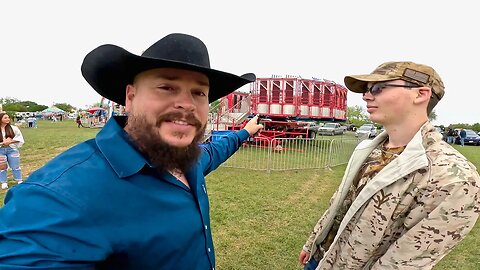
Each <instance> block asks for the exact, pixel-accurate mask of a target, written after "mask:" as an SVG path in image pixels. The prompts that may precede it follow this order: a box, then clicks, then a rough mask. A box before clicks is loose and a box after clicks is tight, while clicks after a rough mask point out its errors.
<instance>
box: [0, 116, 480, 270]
mask: <svg viewBox="0 0 480 270" xmlns="http://www.w3.org/2000/svg"><path fill="white" fill-rule="evenodd" d="M38 125H39V128H38V129H28V128H23V129H22V132H23V134H24V137H25V141H26V142H25V145H24V147H22V148H21V155H22V157H21V158H22V169H23V172H24V175H25V176H28V175H29V174H30V173H31V172H32V171H33V170H35V169H37V168H38V167H40V166H42V165H43V164H45V162H47V161H48V160H50V159H51V158H53V157H54V156H56V155H58V154H59V153H61V152H62V151H64V150H66V149H68V148H69V147H71V146H73V145H74V144H76V143H78V142H81V141H84V140H86V139H89V138H92V137H94V136H95V134H96V133H97V132H98V131H99V129H89V128H80V129H79V128H77V127H76V124H75V123H74V122H73V121H65V122H57V123H51V122H46V121H40V122H39V123H38ZM335 138H337V136H336V137H335ZM324 139H325V138H324ZM327 139H328V138H327ZM455 147H456V148H457V149H458V150H459V151H461V152H462V153H463V154H464V155H465V156H466V157H467V158H468V159H469V160H470V161H471V162H472V163H473V164H475V166H477V168H480V147H475V146H465V147H458V146H455ZM252 151H256V150H252ZM291 155H295V152H292V153H291ZM257 162H259V161H257ZM301 162H304V161H302V160H301ZM344 169H345V165H342V166H337V167H334V168H332V170H326V169H325V170H324V169H320V170H298V171H282V172H278V171H277V172H275V171H274V172H272V173H270V174H268V173H265V172H263V171H253V170H246V169H232V168H225V167H220V168H219V169H217V170H216V171H214V172H212V173H211V174H210V175H209V176H208V177H207V185H208V192H209V196H210V204H211V216H212V220H211V223H212V224H211V225H212V233H213V238H214V242H215V249H216V255H217V256H216V257H217V269H220V270H235V269H242V270H250V269H251V270H254V269H255V270H258V269H282V270H283V269H300V268H299V266H298V264H297V257H298V253H299V252H300V249H301V248H302V246H303V244H304V242H305V240H306V238H307V236H308V235H309V233H310V230H311V229H312V228H313V226H314V224H315V223H316V221H317V220H318V218H319V216H320V215H321V214H322V213H323V212H324V211H325V209H326V207H327V205H328V201H329V200H330V197H331V195H332V194H333V192H334V191H335V189H336V188H337V186H338V184H339V182H340V180H341V177H342V175H343V171H344ZM9 177H10V179H11V172H9ZM10 184H11V185H14V184H15V183H14V182H13V181H10ZM4 196H5V192H4V191H0V205H3V198H4ZM478 243H480V222H477V225H476V226H475V228H474V229H473V230H472V232H471V233H470V234H469V235H468V236H467V237H466V239H465V240H464V241H463V242H462V243H460V244H459V245H458V246H457V247H456V248H455V249H454V250H453V251H452V252H451V253H450V254H449V255H447V256H446V257H445V258H444V259H443V260H442V261H441V262H440V263H439V264H438V265H437V266H436V267H435V270H443V269H467V270H468V269H480V267H479V266H478V261H479V258H480V249H479V248H478Z"/></svg>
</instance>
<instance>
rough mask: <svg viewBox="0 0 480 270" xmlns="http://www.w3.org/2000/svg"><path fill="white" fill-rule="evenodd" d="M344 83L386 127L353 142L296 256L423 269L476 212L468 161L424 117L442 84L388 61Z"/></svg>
mask: <svg viewBox="0 0 480 270" xmlns="http://www.w3.org/2000/svg"><path fill="white" fill-rule="evenodd" d="M345 85H346V86H347V88H348V89H349V90H351V91H353V92H357V93H362V94H363V100H364V101H365V102H366V105H367V111H368V113H369V118H370V120H372V121H373V122H376V123H378V124H381V125H383V126H384V127H385V131H384V132H382V133H381V134H380V135H379V136H377V137H376V138H375V139H373V140H364V141H362V142H361V143H360V144H359V145H358V146H357V147H356V149H355V151H354V152H353V154H352V156H351V158H350V161H349V163H348V165H347V168H346V171H345V174H344V177H343V180H342V182H341V184H340V186H339V188H338V190H337V191H336V192H335V194H334V195H333V197H332V199H331V201H330V206H329V208H328V209H327V211H326V212H325V213H324V214H323V216H322V217H321V218H320V220H319V221H318V223H317V224H316V225H315V227H314V229H313V232H312V233H311V235H310V237H308V240H307V241H306V243H305V245H304V246H303V249H302V250H301V252H300V255H299V261H300V263H301V264H302V265H304V269H317V270H318V269H431V268H433V266H434V265H435V264H437V263H438V262H439V261H440V260H441V259H442V258H443V257H444V256H445V255H447V254H448V253H449V252H450V251H451V250H452V248H453V247H454V246H455V245H457V244H458V243H459V242H460V241H462V240H463V239H464V238H465V236H466V235H467V234H468V233H469V232H470V230H471V229H472V228H473V226H474V225H475V222H476V221H477V219H478V216H479V212H480V193H479V190H480V188H479V186H480V177H479V175H478V172H477V170H476V168H475V166H474V165H473V164H471V163H470V162H469V161H468V160H467V159H466V158H465V157H464V156H463V155H461V154H460V153H459V152H457V151H456V150H455V149H454V148H452V147H451V146H450V145H449V144H448V143H446V142H445V141H443V140H442V135H441V134H440V133H438V132H437V131H436V130H435V127H434V126H433V125H432V124H431V123H430V122H429V120H428V115H429V114H430V112H431V111H432V109H433V108H434V107H435V105H436V104H437V102H438V101H439V100H440V99H441V98H442V97H443V95H444V85H443V82H442V80H441V79H440V76H439V75H438V74H437V72H436V71H435V70H434V69H433V68H431V67H429V66H426V65H421V64H416V63H413V62H387V63H384V64H382V65H380V66H379V67H378V68H376V69H375V70H374V71H373V72H372V73H371V74H368V75H358V76H346V77H345Z"/></svg>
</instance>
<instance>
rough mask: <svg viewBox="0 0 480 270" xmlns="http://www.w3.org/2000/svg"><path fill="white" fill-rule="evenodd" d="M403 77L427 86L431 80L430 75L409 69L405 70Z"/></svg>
mask: <svg viewBox="0 0 480 270" xmlns="http://www.w3.org/2000/svg"><path fill="white" fill-rule="evenodd" d="M403 77H406V78H409V79H412V80H415V81H417V82H421V83H423V84H427V83H428V79H430V75H428V74H426V73H423V72H420V71H416V70H413V69H409V68H406V69H405V71H404V72H403Z"/></svg>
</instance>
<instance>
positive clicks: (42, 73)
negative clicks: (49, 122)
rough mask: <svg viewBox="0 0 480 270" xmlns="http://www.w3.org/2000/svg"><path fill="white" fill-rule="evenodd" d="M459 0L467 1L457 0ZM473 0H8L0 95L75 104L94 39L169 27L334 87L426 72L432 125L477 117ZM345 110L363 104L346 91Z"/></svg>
mask: <svg viewBox="0 0 480 270" xmlns="http://www.w3.org/2000/svg"><path fill="white" fill-rule="evenodd" d="M465 2H467V1H465ZM474 3H475V1H468V3H463V1H456V2H455V1H439V0H437V1H434V0H423V1H413V0H404V1H380V0H379V1H368V0H367V1H358V0H351V1H340V0H336V1H313V0H312V1H303V0H296V1H278V0H277V1H261V0H255V1H253V0H243V1H226V0H225V1H207V0H204V1H180V0H177V1H143V0H135V1H120V0H108V1H101V0H82V1H64V0H58V1H53V0H42V1H39V0H23V1H22V0H16V1H2V3H1V4H0V9H1V11H2V12H1V16H0V25H1V29H2V30H1V39H0V40H1V42H0V76H1V78H2V80H1V81H2V83H1V87H2V89H1V90H0V93H1V94H0V97H14V98H17V99H20V100H31V101H35V102H37V103H39V104H43V105H51V104H52V103H63V102H65V103H69V104H71V105H73V106H76V107H80V108H85V107H87V106H88V105H91V104H93V103H95V102H98V101H100V96H99V95H98V94H97V93H96V92H95V91H94V90H93V89H92V88H91V87H90V86H89V85H88V84H87V83H86V81H85V80H84V79H83V77H82V75H81V73H80V65H81V63H82V61H83V58H84V56H85V55H86V54H87V53H88V52H90V51H91V50H92V49H94V48H96V47H97V46H99V45H102V44H107V43H110V44H115V45H118V46H120V47H123V48H125V49H126V50H128V51H130V52H132V53H136V54H141V52H142V51H143V50H144V49H146V48H147V47H149V46H150V45H151V44H153V43H154V42H156V41H157V40H158V39H160V38H162V37H164V36H165V35H167V34H169V33H173V32H181V33H188V34H192V35H194V36H197V37H199V38H200V39H202V40H203V41H204V42H205V44H206V45H207V47H208V49H209V53H210V62H211V65H212V67H213V68H215V69H219V70H223V71H227V72H232V73H235V74H243V73H247V72H253V73H255V74H256V75H257V77H269V76H271V75H283V76H285V75H299V76H302V77H304V78H311V77H316V78H324V79H328V80H333V81H335V82H337V83H341V84H343V78H344V76H345V75H352V74H367V73H370V72H371V71H372V70H373V69H375V67H377V66H378V65H379V64H381V63H383V62H386V61H404V60H408V61H414V62H418V63H423V64H428V65H430V66H432V67H433V68H435V69H436V71H437V72H438V73H439V74H440V76H441V77H442V79H443V81H444V84H445V87H446V89H445V92H446V94H445V96H444V98H443V99H442V100H441V101H440V103H439V105H438V106H437V108H436V109H435V111H436V113H437V115H438V117H437V121H435V122H434V123H436V124H446V125H448V124H450V123H469V124H473V123H478V122H480V106H479V97H480V89H479V86H478V85H477V84H476V79H475V78H478V77H479V72H480V70H479V68H478V64H479V63H480V52H479V51H480V41H479V34H478V33H479V26H480V16H479V15H478V8H477V7H476V6H474ZM347 104H348V106H354V105H361V106H362V107H365V105H364V102H363V101H362V99H361V95H359V94H354V93H349V94H348V101H347Z"/></svg>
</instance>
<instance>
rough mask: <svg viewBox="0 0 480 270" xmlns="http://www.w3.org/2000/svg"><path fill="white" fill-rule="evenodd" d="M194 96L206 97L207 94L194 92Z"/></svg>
mask: <svg viewBox="0 0 480 270" xmlns="http://www.w3.org/2000/svg"><path fill="white" fill-rule="evenodd" d="M195 95H197V96H202V97H205V96H207V94H205V92H203V91H197V92H195Z"/></svg>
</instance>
